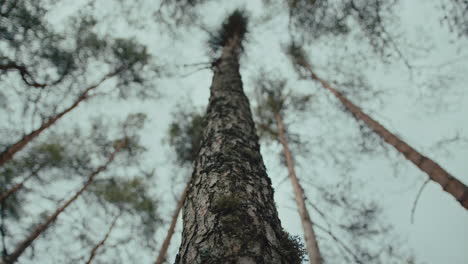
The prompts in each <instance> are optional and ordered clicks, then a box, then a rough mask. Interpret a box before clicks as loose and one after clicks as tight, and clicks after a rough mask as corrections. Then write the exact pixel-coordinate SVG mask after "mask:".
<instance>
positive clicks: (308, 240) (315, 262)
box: [275, 114, 322, 264]
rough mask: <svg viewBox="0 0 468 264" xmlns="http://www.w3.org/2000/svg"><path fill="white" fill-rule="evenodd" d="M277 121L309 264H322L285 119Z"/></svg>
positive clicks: (277, 115) (276, 116)
mask: <svg viewBox="0 0 468 264" xmlns="http://www.w3.org/2000/svg"><path fill="white" fill-rule="evenodd" d="M275 119H276V124H277V127H278V139H279V141H280V143H281V145H282V146H283V154H284V156H285V158H286V164H287V166H288V171H289V179H291V184H292V186H293V190H294V198H295V200H296V204H297V209H298V211H299V215H300V217H301V223H302V228H303V229H304V241H305V244H306V248H307V252H308V253H309V262H310V264H321V263H322V257H321V254H320V250H319V247H318V242H317V236H316V235H315V232H314V227H313V226H314V224H313V222H312V220H311V218H310V215H309V211H308V210H307V207H306V204H305V201H304V199H305V195H304V189H303V188H302V186H301V184H300V182H299V179H298V178H297V176H296V171H295V169H294V161H293V158H292V154H291V151H290V149H289V146H288V140H287V139H286V136H285V128H284V124H283V119H282V118H281V115H280V114H275Z"/></svg>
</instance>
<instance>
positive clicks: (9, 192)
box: [0, 166, 43, 203]
mask: <svg viewBox="0 0 468 264" xmlns="http://www.w3.org/2000/svg"><path fill="white" fill-rule="evenodd" d="M42 167H43V166H39V167H38V168H37V169H35V170H34V171H33V172H31V174H30V175H29V176H28V177H26V178H24V179H23V180H22V181H21V182H19V183H17V184H16V185H15V186H13V187H11V188H10V189H9V190H6V191H5V192H4V193H2V194H0V203H1V202H3V201H4V200H5V199H7V198H8V197H10V195H12V194H14V193H16V192H17V191H18V190H19V189H21V188H22V187H23V185H24V184H25V183H26V182H27V181H29V180H30V179H31V178H32V177H34V176H36V175H37V173H38V172H39V171H40V170H41V169H42Z"/></svg>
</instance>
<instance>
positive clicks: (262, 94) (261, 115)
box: [254, 71, 312, 139]
mask: <svg viewBox="0 0 468 264" xmlns="http://www.w3.org/2000/svg"><path fill="white" fill-rule="evenodd" d="M269 75H271V74H267V73H266V72H263V71H262V72H261V73H260V74H259V76H258V77H257V78H256V79H255V81H254V82H255V93H256V95H255V98H256V100H257V107H256V108H255V114H256V116H257V127H258V132H259V134H260V137H267V138H271V139H276V137H277V129H276V126H277V122H276V118H275V116H276V115H280V116H281V118H284V117H285V116H287V114H288V113H289V111H299V112H304V111H307V110H308V109H309V107H310V104H311V103H310V100H311V99H312V95H310V94H306V95H301V94H293V93H292V92H291V91H289V90H287V89H286V86H287V82H286V80H285V79H271V78H270V77H268V76H269Z"/></svg>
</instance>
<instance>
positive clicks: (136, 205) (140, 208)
mask: <svg viewBox="0 0 468 264" xmlns="http://www.w3.org/2000/svg"><path fill="white" fill-rule="evenodd" d="M147 180H148V179H146V178H138V177H137V178H133V179H130V180H126V179H120V178H115V177H114V178H110V179H108V180H105V181H99V182H96V183H95V184H94V185H92V186H91V192H92V193H93V194H94V195H96V197H97V198H98V199H99V200H100V201H101V202H104V203H108V204H111V205H113V206H115V207H117V208H118V209H119V210H120V211H121V212H126V213H130V214H132V215H135V216H137V217H138V218H139V219H140V222H141V224H142V226H141V229H142V230H144V231H143V233H144V234H145V235H146V236H148V237H151V236H152V235H153V234H154V232H155V229H156V226H157V224H158V223H160V222H161V219H160V217H159V215H158V212H157V209H158V207H157V205H158V202H157V201H156V200H155V199H154V198H152V197H151V195H150V194H149V193H148V184H147V183H146V181H147Z"/></svg>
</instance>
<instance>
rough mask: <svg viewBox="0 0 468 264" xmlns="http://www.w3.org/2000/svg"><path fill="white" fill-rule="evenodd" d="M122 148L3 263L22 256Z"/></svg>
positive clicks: (112, 154)
mask: <svg viewBox="0 0 468 264" xmlns="http://www.w3.org/2000/svg"><path fill="white" fill-rule="evenodd" d="M122 148H123V145H122V144H121V145H119V146H117V147H116V149H115V150H114V151H113V152H112V153H111V155H110V156H109V158H108V159H107V161H106V163H104V164H103V165H101V166H99V167H98V168H97V169H96V170H95V171H94V172H93V173H91V174H90V175H89V177H88V180H87V181H86V182H85V183H84V184H83V186H82V187H81V188H80V189H79V190H78V191H77V192H76V193H75V195H73V197H72V198H70V199H69V200H68V201H67V202H66V203H64V204H63V205H62V206H60V207H59V208H57V210H55V212H54V213H53V214H52V215H51V216H49V217H48V218H47V219H46V220H45V221H44V222H43V223H42V224H39V225H38V226H37V227H36V228H35V229H34V230H33V231H32V232H31V233H30V234H29V236H28V237H26V238H25V239H24V240H23V241H22V242H21V243H19V244H18V245H17V246H16V248H15V250H14V251H13V253H11V254H9V255H8V256H7V257H6V258H5V260H4V261H5V263H7V264H12V263H15V262H16V261H17V260H18V258H19V257H20V256H21V255H22V254H23V252H24V251H25V250H26V249H27V248H28V247H29V246H31V244H32V243H33V242H34V240H36V238H38V237H39V236H40V235H41V234H42V233H43V232H44V231H45V230H47V228H48V227H49V226H50V225H51V224H52V223H53V222H54V221H55V220H56V219H57V217H58V216H59V215H60V214H61V213H62V212H63V211H65V209H67V207H68V206H69V205H70V204H72V203H73V202H74V201H75V200H76V199H77V198H78V197H80V195H81V194H82V193H83V192H84V191H85V190H86V189H87V188H88V187H89V185H91V184H92V183H93V182H94V178H95V177H96V176H97V175H98V174H99V173H101V172H103V171H105V170H106V169H107V167H108V166H109V164H110V163H111V162H112V161H113V160H114V158H115V155H116V154H117V153H118V152H119V151H120V150H121V149H122Z"/></svg>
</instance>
